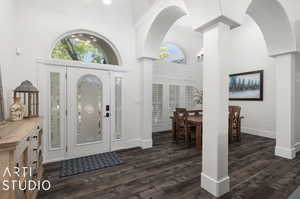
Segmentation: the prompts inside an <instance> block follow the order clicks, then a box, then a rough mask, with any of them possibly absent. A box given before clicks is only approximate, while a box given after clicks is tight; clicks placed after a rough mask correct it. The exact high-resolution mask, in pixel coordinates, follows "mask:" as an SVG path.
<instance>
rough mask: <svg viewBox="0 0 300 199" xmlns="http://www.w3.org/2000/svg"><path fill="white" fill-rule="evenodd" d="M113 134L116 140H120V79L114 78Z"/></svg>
mask: <svg viewBox="0 0 300 199" xmlns="http://www.w3.org/2000/svg"><path fill="white" fill-rule="evenodd" d="M115 96H116V99H115V107H116V108H115V111H116V112H115V115H116V117H115V134H116V139H121V135H122V132H121V131H122V78H121V77H116V78H115Z"/></svg>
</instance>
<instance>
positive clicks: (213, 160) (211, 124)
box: [201, 22, 230, 197]
mask: <svg viewBox="0 0 300 199" xmlns="http://www.w3.org/2000/svg"><path fill="white" fill-rule="evenodd" d="M202 32H203V36H204V37H203V38H204V48H203V49H204V52H205V54H204V62H203V93H204V95H203V111H204V112H203V152H202V173H201V186H202V188H204V189H206V190H207V191H208V192H210V193H211V194H213V195H214V196H216V197H219V196H221V195H223V194H225V193H227V192H229V190H230V188H229V176H228V105H229V100H228V98H229V85H228V84H229V76H228V74H227V71H226V66H227V64H226V62H227V61H226V59H228V56H227V55H226V52H227V47H228V45H227V41H228V38H227V37H228V35H229V33H230V27H229V26H228V25H226V24H224V23H222V22H217V23H215V24H213V25H211V26H209V27H208V28H205V29H204V30H203V31H202Z"/></svg>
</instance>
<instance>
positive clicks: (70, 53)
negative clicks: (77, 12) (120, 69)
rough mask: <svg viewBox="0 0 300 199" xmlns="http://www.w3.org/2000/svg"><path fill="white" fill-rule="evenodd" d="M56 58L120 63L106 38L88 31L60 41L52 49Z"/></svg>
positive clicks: (99, 62)
mask: <svg viewBox="0 0 300 199" xmlns="http://www.w3.org/2000/svg"><path fill="white" fill-rule="evenodd" d="M51 57H52V58H54V59H64V60H73V61H82V62H89V63H98V64H112V65H119V61H118V58H117V55H116V54H115V52H114V50H113V49H112V47H111V46H110V44H108V43H107V42H106V41H105V40H103V39H101V38H99V37H97V36H95V35H91V34H88V33H75V34H71V35H68V36H65V37H64V38H62V39H61V40H60V41H58V42H57V43H56V45H55V47H54V49H53V51H52V54H51Z"/></svg>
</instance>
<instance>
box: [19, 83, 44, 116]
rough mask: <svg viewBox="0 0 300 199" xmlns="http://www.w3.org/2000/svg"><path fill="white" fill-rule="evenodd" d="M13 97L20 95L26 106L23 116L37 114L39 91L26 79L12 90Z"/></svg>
mask: <svg viewBox="0 0 300 199" xmlns="http://www.w3.org/2000/svg"><path fill="white" fill-rule="evenodd" d="M14 97H21V100H22V102H23V103H24V105H25V106H26V113H25V116H24V118H33V117H38V116H39V91H38V89H37V88H36V87H34V86H33V85H32V83H31V82H30V81H28V80H26V81H24V82H22V83H21V85H20V86H19V87H18V88H16V89H15V90H14Z"/></svg>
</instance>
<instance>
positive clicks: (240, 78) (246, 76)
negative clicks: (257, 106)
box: [229, 70, 264, 101]
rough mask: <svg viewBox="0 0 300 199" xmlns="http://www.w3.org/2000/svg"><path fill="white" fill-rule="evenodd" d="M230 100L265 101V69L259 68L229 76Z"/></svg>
mask: <svg viewBox="0 0 300 199" xmlns="http://www.w3.org/2000/svg"><path fill="white" fill-rule="evenodd" d="M229 77H230V80H229V100H231V101H263V100H264V71H263V70H257V71H251V72H245V73H237V74H232V75H230V76H229Z"/></svg>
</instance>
